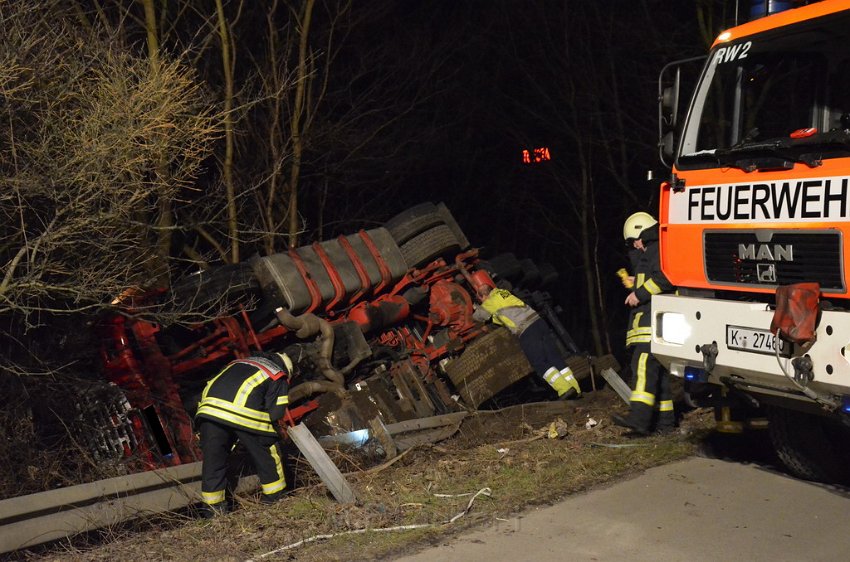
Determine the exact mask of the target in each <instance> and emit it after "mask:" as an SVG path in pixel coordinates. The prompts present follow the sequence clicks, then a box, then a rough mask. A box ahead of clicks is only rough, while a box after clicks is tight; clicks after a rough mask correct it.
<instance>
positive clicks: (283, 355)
mask: <svg viewBox="0 0 850 562" xmlns="http://www.w3.org/2000/svg"><path fill="white" fill-rule="evenodd" d="M277 356H278V357H280V360H281V361H282V362H283V366H284V367H285V368H286V374H287V375H291V374H292V359H290V358H289V355H287V354H286V353H278V354H277Z"/></svg>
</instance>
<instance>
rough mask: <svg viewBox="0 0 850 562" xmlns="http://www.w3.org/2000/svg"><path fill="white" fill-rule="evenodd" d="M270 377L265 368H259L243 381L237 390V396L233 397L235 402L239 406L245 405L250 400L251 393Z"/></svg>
mask: <svg viewBox="0 0 850 562" xmlns="http://www.w3.org/2000/svg"><path fill="white" fill-rule="evenodd" d="M268 378H269V377H268V375H266V373H265V372H264V371H263V370H259V371H257V372H256V373H255V374H253V375H251V376H250V377H248V378H247V379H245V382H243V383H242V385H241V386H240V387H239V390H238V391H237V392H236V396H235V397H234V398H233V403H234V404H236V405H237V406H244V405H245V402H247V401H248V396H250V395H251V392H253V391H254V389H255V388H257V387H258V386H260V385H261V384H262V383H264V382H265V381H266V379H268Z"/></svg>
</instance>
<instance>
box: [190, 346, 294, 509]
mask: <svg viewBox="0 0 850 562" xmlns="http://www.w3.org/2000/svg"><path fill="white" fill-rule="evenodd" d="M291 373H292V360H291V359H290V358H289V356H287V355H286V354H285V353H263V352H257V353H255V354H253V355H252V356H250V357H247V358H245V359H237V360H235V361H232V362H231V363H229V364H228V365H227V366H226V367H225V368H224V369H223V370H222V371H221V372H220V373H219V374H218V375H216V376H215V377H213V378H212V379H211V380H210V381H209V382H208V383H207V385H206V388H204V392H203V393H202V394H201V401H200V403H199V404H198V411H197V413H196V414H195V418H196V420H197V422H198V424H199V430H200V434H201V451H202V452H203V454H204V463H203V467H202V470H201V477H202V480H201V498H202V500H203V502H204V504H205V507H206V511H205V513H204V515H206V516H212V515H216V514H223V513H226V512H227V502H226V501H225V500H226V498H225V485H226V480H227V458H228V455H229V454H230V451H231V450H232V448H233V446H234V445H235V444H236V442H237V441H239V442H240V443H242V445H243V446H244V447H245V449H246V450H247V451H248V455H249V456H250V457H251V461H252V462H253V463H254V467H255V468H256V469H257V476H258V477H259V478H260V484H261V485H262V491H263V494H262V499H261V501H262V502H263V503H272V502H275V501H277V500H278V499H280V498H281V497H282V496H283V492H284V489H285V488H286V479H285V478H284V474H283V463H282V461H281V450H280V444H279V436H278V433H277V430H276V429H275V423H276V422H277V421H278V420H280V419H281V418H282V417H283V415H284V413H285V412H286V406H287V404H288V403H289V398H288V392H289V381H288V377H289V375H290V374H291Z"/></svg>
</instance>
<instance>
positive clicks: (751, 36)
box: [652, 0, 850, 481]
mask: <svg viewBox="0 0 850 562" xmlns="http://www.w3.org/2000/svg"><path fill="white" fill-rule="evenodd" d="M756 4H758V5H757V6H754V8H753V12H754V14H753V15H754V16H757V17H755V19H751V21H749V22H747V23H744V24H742V25H739V26H737V27H734V28H732V29H729V30H727V31H724V32H723V33H721V34H720V35H719V36H718V37H717V38H716V40H715V41H714V44H713V45H712V47H711V49H710V51H709V53H708V57H707V58H706V59H705V63H704V65H703V66H702V71H701V74H700V75H699V78H698V80H697V81H696V86H695V89H694V91H693V95H692V98H691V101H690V105H689V108H688V110H687V112H686V113H685V114H684V119H680V118H679V115H678V97H679V96H678V89H679V87H680V84H681V81H682V80H683V79H684V78H683V77H685V76H686V73H687V68H688V65H689V64H691V63H692V62H693V60H691V61H680V62H679V63H671V64H670V65H668V66H667V67H665V69H664V70H663V71H662V74H661V78H660V80H659V103H660V113H659V117H660V118H661V119H660V131H659V132H660V135H661V142H660V149H661V157H662V160H663V161H666V162H668V163H669V166H670V167H671V168H672V174H671V176H670V179H669V181H666V182H664V183H663V184H662V186H661V191H660V209H659V223H660V248H661V262H662V269H663V271H664V272H665V274H666V275H667V276H668V278H669V279H670V281H671V282H672V283H673V284H674V285H675V286H677V287H678V288H679V290H678V294H675V295H673V294H671V295H659V296H656V297H653V301H652V315H653V316H652V326H653V330H652V331H653V339H652V351H653V353H654V354H655V355H656V357H658V359H659V360H660V362H661V363H662V364H663V365H664V366H665V367H666V368H668V369H669V371H670V373H671V374H673V375H674V376H677V377H682V378H684V379H685V383H686V386H687V388H688V389H689V393H690V395H691V396H692V398H693V399H694V400H695V401H697V402H700V401H701V402H700V403H702V404H711V405H714V406H715V407H716V408H717V410H716V411H717V412H718V414H719V415H718V421H719V423H718V429H720V430H721V431H727V432H736V431H739V430H742V429H746V427H747V425H746V419H748V418H750V419H752V417H753V416H757V415H758V416H762V415H763V416H766V418H767V419H766V421H767V423H768V429H769V432H770V437H771V441H772V442H773V445H774V447H775V449H776V451H777V453H778V456H779V458H780V460H782V461H783V463H784V464H786V465H787V467H788V468H789V469H790V470H791V472H793V473H794V474H796V475H798V476H800V477H803V478H807V479H813V480H832V481H834V480H836V479H842V480H846V478H847V477H848V476H850V472H848V471H847V466H848V465H847V464H846V463H847V460H848V458H847V450H848V445H850V438H848V437H850V433H848V427H849V426H850V424H849V423H848V420H850V301H849V300H848V298H850V293H849V292H848V287H847V282H848V271H850V270H848V263H850V259H848V258H850V244H848V243H847V241H846V240H845V239H844V238H845V237H847V236H848V235H850V2H848V1H847V0H825V1H823V2H817V3H808V5H801V4H803V3H802V2H772V1H771V2H769V4H768V5H765V4H766V3H765V2H761V3H756ZM780 7H781V8H785V9H783V10H782V11H779V12H778V13H774V14H765V13H764V12H768V11H771V10H772V9H774V8H780ZM807 292H808V296H809V298H808V299H806V298H799V297H800V295H805V294H806V293H807ZM806 324H808V325H809V328H810V331H811V333H809V334H806V335H798V337H794V334H793V332H795V331H798V330H799V331H805V328H806ZM739 414H740V415H739ZM762 419H764V418H762Z"/></svg>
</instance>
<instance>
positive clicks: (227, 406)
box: [201, 396, 271, 422]
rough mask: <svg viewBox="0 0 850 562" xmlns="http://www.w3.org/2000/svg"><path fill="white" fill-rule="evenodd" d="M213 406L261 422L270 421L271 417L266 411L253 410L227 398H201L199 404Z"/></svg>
mask: <svg viewBox="0 0 850 562" xmlns="http://www.w3.org/2000/svg"><path fill="white" fill-rule="evenodd" d="M207 405H209V406H215V407H217V408H222V409H224V410H228V411H231V412H234V413H237V414H239V415H240V416H244V417H246V418H251V419H253V420H257V421H262V422H270V421H271V418H269V413H268V412H262V411H260V410H255V409H253V408H246V407H245V406H238V405H236V404H234V403H233V402H229V401H227V400H222V399H221V398H215V397H212V396H210V397H207V398H206V399H204V400H201V406H207Z"/></svg>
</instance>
